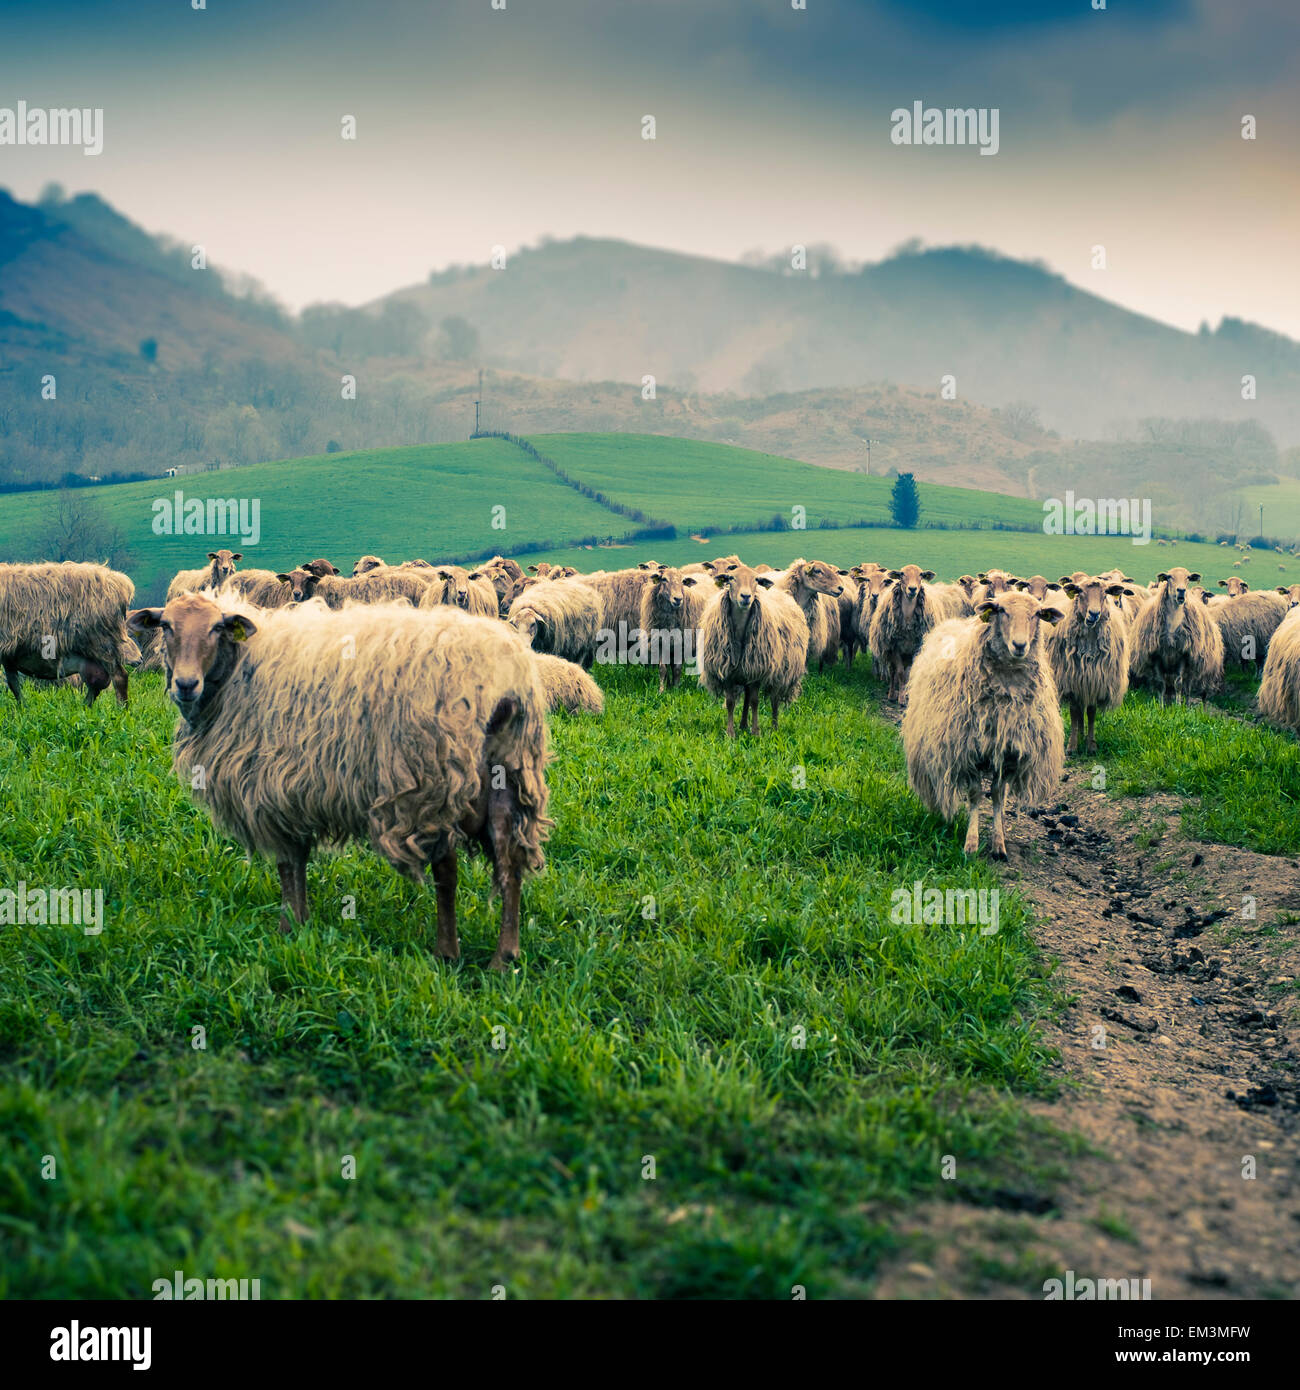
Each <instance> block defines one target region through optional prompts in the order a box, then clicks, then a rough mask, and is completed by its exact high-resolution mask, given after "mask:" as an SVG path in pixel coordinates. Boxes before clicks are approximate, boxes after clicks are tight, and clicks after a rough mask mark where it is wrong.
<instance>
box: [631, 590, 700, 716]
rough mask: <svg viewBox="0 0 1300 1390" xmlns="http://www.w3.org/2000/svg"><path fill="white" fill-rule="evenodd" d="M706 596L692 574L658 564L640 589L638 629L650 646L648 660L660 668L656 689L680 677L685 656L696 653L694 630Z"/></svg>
mask: <svg viewBox="0 0 1300 1390" xmlns="http://www.w3.org/2000/svg"><path fill="white" fill-rule="evenodd" d="M707 597H708V595H707V593H706V591H705V589H704V586H703V583H702V582H701V580H700V579H699V578H698V577H697V576H696V575H693V574H687V575H683V574H682V573H681V571H680V570H676V569H672V568H671V567H660V568H659V569H657V570H655V571H654V572H653V573H651V575H650V577H649V578H648V579H647V581H646V584H645V588H644V589H642V591H641V612H640V614H639V615H638V619H637V621H638V623H639V624H640V629H641V631H642V632H644V633H645V635H646V637H645V640H646V642H647V643H648V645H649V653H650V661H651V663H652V664H655V665H657V666H658V667H659V690H660V692H661V693H662V692H663V691H664V690H668V689H671V688H672V687H673V686H675V685H676V684H677V683H678V682H679V681H680V680H681V678H682V671H683V669H684V667H685V666H686V665H687V664H688V658H690V657H692V656H693V655H694V654H695V641H696V633H697V632H698V631H699V626H700V619H701V618H702V617H703V614H704V604H705V601H706V599H707Z"/></svg>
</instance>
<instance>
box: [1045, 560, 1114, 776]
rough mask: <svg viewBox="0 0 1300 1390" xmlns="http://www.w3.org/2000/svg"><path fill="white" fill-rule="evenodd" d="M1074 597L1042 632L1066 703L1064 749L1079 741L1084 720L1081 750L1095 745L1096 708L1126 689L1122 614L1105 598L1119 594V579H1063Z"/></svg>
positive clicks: (1074, 746) (1108, 705)
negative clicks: (1056, 620) (1084, 745)
mask: <svg viewBox="0 0 1300 1390" xmlns="http://www.w3.org/2000/svg"><path fill="white" fill-rule="evenodd" d="M1065 592H1066V594H1067V595H1068V596H1069V597H1070V598H1071V599H1073V600H1074V602H1073V603H1072V604H1071V605H1070V609H1069V612H1068V613H1067V615H1066V619H1065V621H1064V622H1063V623H1059V624H1057V626H1055V627H1054V628H1053V629H1052V630H1051V632H1049V633H1048V634H1047V657H1048V660H1049V661H1050V662H1051V665H1052V675H1053V677H1054V678H1055V680H1056V689H1057V693H1058V694H1059V695H1060V697H1061V699H1062V700H1064V701H1065V702H1066V704H1068V705H1069V707H1070V742H1069V745H1068V746H1067V748H1066V750H1065V751H1066V752H1067V753H1073V752H1075V751H1076V750H1077V748H1078V747H1079V730H1080V729H1081V728H1082V726H1083V721H1084V717H1085V715H1086V716H1087V720H1088V736H1087V751H1088V752H1089V753H1095V752H1096V751H1097V738H1096V734H1095V732H1094V728H1095V724H1096V720H1097V711H1098V710H1099V709H1118V708H1119V707H1120V705H1122V704H1123V703H1124V696H1125V695H1127V694H1128V619H1127V618H1126V617H1125V616H1124V613H1123V611H1122V610H1121V609H1119V608H1117V607H1115V605H1114V604H1112V603H1110V602H1108V601H1107V600H1108V598H1118V597H1122V595H1123V592H1124V590H1123V587H1122V586H1121V585H1119V584H1114V583H1111V584H1108V583H1107V582H1106V581H1105V580H1104V579H1100V578H1097V579H1085V580H1084V581H1083V583H1082V584H1073V583H1071V584H1067V585H1066V586H1065Z"/></svg>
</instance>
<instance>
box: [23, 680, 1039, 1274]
mask: <svg viewBox="0 0 1300 1390" xmlns="http://www.w3.org/2000/svg"><path fill="white" fill-rule="evenodd" d="M602 680H603V681H604V682H605V683H606V685H607V687H608V691H609V709H608V712H607V714H606V716H605V718H604V719H603V720H600V721H596V720H582V719H575V720H569V719H566V718H564V717H557V718H556V719H555V720H554V722H553V744H554V752H555V760H554V764H553V768H552V773H551V781H552V787H553V802H552V805H553V811H554V815H555V819H556V822H557V828H556V831H555V834H554V836H553V838H552V840H551V842H550V846H549V866H548V869H547V872H546V873H545V874H544V875H543V876H542V877H541V878H539V879H538V880H536V881H534V882H533V883H531V884H530V885H529V886H528V887H527V889H526V894H525V903H524V912H525V918H524V928H523V945H524V951H525V962H524V964H523V967H522V968H521V969H520V970H519V971H518V972H516V973H514V974H512V975H510V976H508V977H506V978H500V977H497V976H495V975H491V974H489V973H488V972H487V971H486V970H485V969H484V965H485V963H486V960H487V957H488V955H489V953H490V950H491V948H492V946H493V945H494V943H495V937H496V907H495V905H490V904H489V901H488V898H487V894H486V872H485V868H484V866H483V865H482V864H481V863H477V862H476V863H475V864H474V866H473V868H472V870H471V871H470V872H468V873H467V874H463V876H462V892H461V899H460V907H461V917H462V920H461V930H462V939H463V941H464V943H465V947H466V954H467V959H466V960H465V962H464V963H463V964H461V965H460V966H458V967H456V968H447V967H443V966H440V965H437V964H435V963H434V961H433V960H432V959H431V957H430V955H429V947H430V944H431V940H432V932H431V926H430V922H431V913H432V904H431V895H430V894H428V893H422V892H420V891H418V890H416V889H414V888H413V887H412V886H411V885H409V884H407V883H405V882H404V881H402V880H400V879H398V878H397V876H396V875H394V874H393V873H392V872H391V871H390V870H389V869H388V868H387V867H386V866H384V865H382V864H380V863H379V862H378V861H377V860H376V859H374V858H373V857H372V856H370V855H369V853H368V852H363V851H360V850H352V851H349V852H347V853H345V854H342V855H337V856H327V857H323V858H320V859H317V860H314V861H313V864H312V868H311V871H310V888H311V893H312V900H313V905H314V909H315V914H316V915H315V917H314V919H313V923H312V924H311V925H309V926H308V927H307V928H306V929H303V930H301V931H300V932H299V933H298V934H297V935H295V936H294V937H293V938H291V939H289V938H284V937H281V936H280V935H279V934H278V933H277V931H276V930H275V924H276V913H277V898H278V888H277V884H276V881H275V875H274V871H273V869H272V868H271V867H270V866H269V865H267V864H265V863H262V862H257V863H254V864H252V865H249V864H248V863H247V862H246V861H245V858H244V856H243V854H242V853H241V852H240V851H239V850H238V849H237V848H236V847H234V846H232V845H231V844H229V843H227V842H225V841H224V840H222V839H221V838H220V837H219V836H218V835H217V834H216V833H214V831H213V830H212V828H211V827H210V825H209V823H208V821H207V820H206V818H205V816H204V815H203V814H202V813H201V812H199V811H198V810H196V809H195V808H194V807H193V806H192V805H191V803H190V802H189V800H188V797H187V796H186V795H185V794H184V793H183V792H182V791H181V790H180V789H179V788H178V787H177V786H176V785H175V784H174V783H173V782H172V781H171V779H170V778H169V776H168V773H167V762H168V741H169V737H170V730H171V724H172V719H171V717H170V714H169V713H168V709H167V706H166V705H165V703H164V700H163V698H162V693H161V689H160V680H159V678H156V677H147V678H143V679H139V680H137V681H134V682H133V683H132V685H133V698H132V704H131V708H130V710H129V711H128V712H126V713H125V714H123V713H122V712H120V711H119V710H118V709H117V708H116V707H114V706H113V705H112V704H111V703H110V702H109V700H108V699H104V700H101V701H100V702H99V704H98V705H97V706H96V707H95V708H93V709H92V710H89V711H87V710H85V709H84V708H83V707H82V706H81V704H80V703H79V702H78V700H77V699H76V698H75V697H74V695H73V693H72V692H70V691H66V690H55V691H49V690H45V691H32V690H31V688H30V687H29V693H30V700H29V703H28V705H27V706H26V707H25V708H24V710H23V711H21V712H18V711H16V710H15V709H13V708H7V709H5V710H4V712H3V718H2V719H0V763H3V765H4V766H5V768H6V769H7V770H8V772H7V776H6V779H5V781H4V784H3V788H2V789H0V827H3V828H2V829H0V884H5V885H13V884H15V883H16V882H17V881H18V880H20V879H21V880H23V881H25V882H26V883H27V884H29V885H47V886H52V887H53V886H58V887H63V886H68V885H76V886H83V887H102V888H103V890H104V893H105V897H106V900H107V901H106V916H107V926H106V929H105V931H104V932H103V934H102V935H100V936H98V937H86V936H84V935H83V934H81V933H79V932H78V931H77V930H76V929H75V928H64V927H37V926H23V927H18V926H9V927H5V928H4V929H3V931H2V932H0V1125H2V1126H3V1131H4V1133H5V1135H6V1139H7V1143H6V1146H5V1148H4V1151H3V1159H2V1160H0V1194H2V1200H0V1211H2V1212H3V1215H0V1294H3V1295H7V1296H10V1297H13V1296H24V1295H26V1296H41V1295H51V1294H63V1295H68V1296H77V1297H90V1296H124V1295H125V1296H135V1297H138V1296H141V1295H147V1293H148V1291H149V1288H150V1285H151V1283H152V1281H153V1280H155V1279H158V1278H164V1277H170V1275H171V1272H172V1271H173V1270H174V1269H177V1268H180V1269H182V1270H184V1271H186V1272H187V1274H193V1275H199V1276H202V1277H236V1276H240V1277H247V1278H260V1279H261V1281H262V1291H263V1297H278V1296H288V1295H300V1296H326V1295H337V1296H372V1295H377V1296H383V1295H393V1296H428V1295H461V1296H468V1297H487V1296H489V1289H490V1288H491V1286H492V1285H494V1284H498V1283H499V1284H503V1285H505V1287H506V1289H507V1290H508V1294H509V1296H511V1297H523V1296H550V1297H561V1296H573V1295H584V1296H591V1297H623V1296H632V1295H639V1296H659V1297H694V1296H709V1295H715V1296H772V1297H778V1298H786V1297H789V1296H790V1287H791V1285H793V1284H796V1283H801V1284H804V1285H805V1286H806V1287H807V1289H808V1291H809V1294H810V1295H813V1296H821V1295H854V1294H860V1293H862V1292H863V1291H865V1290H866V1289H867V1288H868V1286H869V1282H870V1279H871V1276H872V1272H873V1270H874V1269H875V1267H876V1265H877V1262H878V1261H879V1260H880V1259H881V1258H882V1256H884V1255H886V1254H887V1253H889V1252H890V1251H891V1250H893V1249H894V1248H895V1247H896V1246H897V1244H898V1237H897V1235H896V1234H895V1233H894V1231H893V1229H892V1227H891V1225H890V1224H889V1223H888V1222H886V1221H885V1220H884V1219H883V1218H882V1217H881V1216H880V1214H879V1210H878V1208H872V1211H873V1212H874V1214H870V1215H869V1214H868V1211H867V1208H866V1206H865V1205H864V1204H866V1203H877V1204H879V1203H883V1204H885V1205H886V1206H890V1205H893V1204H900V1203H906V1202H907V1201H909V1200H912V1199H915V1198H917V1197H920V1196H924V1195H929V1196H935V1195H942V1194H943V1193H945V1192H946V1193H955V1192H957V1191H961V1192H965V1193H967V1194H975V1195H978V1194H980V1193H982V1192H985V1191H988V1190H991V1189H994V1188H997V1187H999V1186H1005V1185H1007V1184H1008V1183H1015V1184H1017V1185H1019V1186H1022V1187H1023V1186H1025V1185H1027V1184H1028V1185H1033V1184H1035V1183H1043V1182H1046V1181H1047V1180H1048V1178H1047V1174H1048V1172H1049V1170H1050V1167H1051V1162H1052V1157H1051V1153H1050V1152H1049V1150H1048V1146H1047V1142H1046V1140H1045V1139H1044V1137H1043V1135H1042V1133H1041V1132H1040V1131H1039V1130H1037V1129H1036V1128H1035V1127H1033V1126H1028V1125H1026V1122H1025V1117H1024V1114H1023V1112H1022V1110H1021V1108H1020V1106H1019V1105H1018V1103H1017V1101H1016V1100H1015V1098H1014V1095H1015V1093H1017V1092H1020V1093H1024V1092H1032V1091H1038V1090H1041V1089H1042V1088H1043V1087H1044V1084H1045V1082H1044V1071H1043V1063H1044V1057H1043V1054H1042V1051H1041V1045H1040V1044H1039V1042H1038V1041H1037V1038H1036V1034H1035V1030H1034V1028H1033V1026H1032V1019H1033V1018H1034V1017H1035V1016H1036V1014H1038V1013H1039V1012H1040V1010H1041V1009H1043V1008H1044V1007H1045V1006H1046V1005H1047V1002H1048V999H1047V989H1048V987H1047V984H1046V982H1045V981H1044V979H1043V978H1042V977H1041V974H1040V966H1039V964H1038V962H1037V959H1036V956H1035V953H1034V951H1033V949H1032V946H1031V944H1030V941H1029V939H1028V937H1027V934H1026V916H1025V911H1024V909H1023V907H1022V906H1021V904H1020V903H1019V902H1018V900H1016V899H1015V897H1014V896H1012V895H1010V894H1004V898H1003V902H1002V909H1001V917H1002V921H1001V930H1000V932H999V933H998V934H997V935H996V936H992V937H980V936H979V935H977V934H970V933H968V932H966V931H963V930H961V929H954V928H944V927H933V926H931V927H924V926H917V927H910V926H906V925H895V924H893V923H891V922H890V920H889V906H890V893H891V891H892V889H894V888H895V887H898V886H904V885H910V884H911V883H912V881H913V880H914V879H922V880H924V881H925V882H926V883H927V884H929V885H932V886H943V885H953V886H967V885H971V886H977V887H979V886H983V887H992V886H995V885H996V884H997V879H996V877H995V876H994V873H993V871H992V870H991V869H990V868H989V867H988V866H987V865H985V864H984V863H982V862H980V863H975V864H971V865H967V864H966V863H965V862H964V861H963V858H962V855H961V853H960V849H959V841H958V838H957V837H958V833H959V832H958V831H957V830H954V829H949V828H945V827H943V826H942V825H941V824H939V823H938V822H936V821H935V820H933V819H932V818H931V817H929V816H928V815H926V814H924V813H923V812H922V811H921V809H920V808H919V806H918V805H917V804H916V802H915V801H914V800H913V799H912V798H911V797H910V796H909V795H908V794H907V792H906V790H905V785H904V782H903V777H902V769H901V757H900V751H899V748H898V743H897V737H896V735H895V733H894V731H893V730H892V729H891V728H889V727H888V726H887V725H886V724H884V723H883V722H882V721H880V720H879V719H877V718H874V717H871V716H869V715H866V714H864V712H863V705H864V701H866V702H868V703H869V702H870V700H871V699H872V698H874V697H873V696H871V695H870V694H869V689H868V687H869V682H868V681H867V679H866V677H865V673H864V672H863V670H862V668H861V666H859V669H858V670H857V671H856V672H855V673H854V675H853V676H852V678H851V679H846V677H845V675H844V673H843V672H836V673H828V674H827V675H826V676H825V677H821V676H814V677H811V678H810V679H809V681H808V687H807V691H806V693H805V696H804V698H803V699H802V700H801V701H800V703H799V704H798V705H797V706H796V707H795V708H794V710H793V711H791V713H790V715H789V717H788V719H787V721H786V722H785V723H784V724H783V727H782V730H781V732H780V733H779V734H778V735H777V736H775V737H772V736H770V735H768V736H765V737H764V738H763V739H761V740H760V741H759V742H758V743H757V744H753V743H750V742H748V741H742V742H739V743H738V744H736V745H734V746H729V745H727V744H726V742H725V740H724V739H723V738H722V736H721V731H722V710H721V707H720V705H718V704H716V703H714V702H713V701H711V700H710V699H708V698H707V697H706V696H705V695H704V694H703V693H702V692H700V691H698V690H696V689H693V688H691V689H686V690H684V691H679V692H676V693H675V694H673V695H672V696H669V697H660V696H658V695H657V693H655V692H654V690H653V686H652V684H651V683H650V682H649V681H648V680H647V678H646V677H645V676H644V675H643V674H642V673H640V672H636V671H627V670H621V671H613V672H610V671H605V672H603V673H602ZM796 768H801V769H803V773H802V776H800V775H799V774H797V773H796V772H795V769H796ZM801 782H806V785H804V786H800V785H799V783H801ZM348 895H352V896H354V897H355V899H356V904H357V920H356V921H348V920H344V919H343V917H342V904H343V902H344V899H345V897H346V896H348ZM650 898H653V900H654V911H653V915H648V906H649V905H648V899H650ZM195 1027H202V1028H203V1029H205V1030H206V1037H207V1047H206V1050H203V1051H196V1050H195V1049H194V1048H193V1047H192V1045H191V1038H192V1029H194V1028H195ZM497 1027H501V1028H503V1029H504V1030H505V1031H504V1033H503V1034H500V1035H498V1036H500V1037H501V1038H503V1039H504V1041H505V1043H506V1046H505V1047H504V1048H503V1049H500V1050H498V1049H494V1047H493V1046H492V1041H493V1032H492V1030H493V1029H494V1028H497ZM796 1029H802V1030H804V1034H803V1035H802V1036H803V1037H804V1039H805V1041H806V1046H804V1047H802V1048H801V1047H797V1046H795V1039H796V1037H798V1036H801V1035H799V1034H797V1033H796V1031H795V1030H796ZM47 1154H48V1155H53V1156H54V1158H55V1160H56V1163H57V1173H58V1175H57V1178H55V1179H54V1180H50V1181H46V1180H43V1179H42V1175H41V1163H42V1156H43V1155H47ZM349 1154H350V1155H353V1156H355V1160H356V1165H357V1176H356V1178H355V1179H352V1180H348V1179H345V1178H343V1177H342V1176H341V1164H342V1162H343V1159H344V1156H345V1155H349ZM945 1154H952V1155H954V1156H956V1158H957V1161H958V1181H957V1182H956V1183H951V1182H949V1183H945V1182H943V1181H941V1179H940V1162H941V1159H942V1156H943V1155H945ZM647 1156H650V1157H653V1159H654V1161H655V1168H656V1172H655V1176H654V1178H653V1179H652V1180H647V1179H646V1178H643V1176H642V1174H643V1170H644V1165H645V1160H646V1158H647ZM304 1231H306V1232H307V1233H308V1234H306V1235H304V1234H303V1232H304Z"/></svg>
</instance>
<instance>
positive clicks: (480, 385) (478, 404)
mask: <svg viewBox="0 0 1300 1390" xmlns="http://www.w3.org/2000/svg"><path fill="white" fill-rule="evenodd" d="M482 404H483V368H482V367H480V368H479V369H478V400H476V401H475V402H474V436H475V438H477V437H478V432H479V423H480V419H481V415H480V408H481V406H482Z"/></svg>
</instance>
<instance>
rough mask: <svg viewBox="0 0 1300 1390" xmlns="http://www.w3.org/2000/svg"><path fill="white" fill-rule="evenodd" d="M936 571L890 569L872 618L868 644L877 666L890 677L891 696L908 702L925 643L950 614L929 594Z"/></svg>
mask: <svg viewBox="0 0 1300 1390" xmlns="http://www.w3.org/2000/svg"><path fill="white" fill-rule="evenodd" d="M933 578H934V571H933V570H923V569H921V568H920V567H919V566H917V565H904V566H903V568H902V569H901V570H890V571H889V575H888V579H889V583H888V586H887V587H886V589H885V591H884V593H883V594H882V595H881V597H880V601H879V603H877V605H876V612H875V616H874V617H873V618H872V619H871V631H870V632H869V634H868V638H867V640H868V643H869V645H870V647H871V655H872V657H873V658H874V659H875V662H876V668H877V670H879V671H880V672H881V673H882V675H887V676H888V678H889V698H890V699H891V700H898V701H901V702H903V703H906V702H907V677H908V672H909V671H910V670H911V666H912V661H913V660H914V658H915V657H916V654H917V652H919V651H920V650H921V643H922V642H924V641H925V638H926V634H927V633H928V632H929V631H930V629H931V628H932V627H934V625H935V624H936V623H938V622H940V621H942V620H944V619H946V618H948V617H949V616H951V615H950V614H948V613H946V612H941V611H938V609H937V605H936V604H935V603H934V602H933V601H932V600H931V599H930V598H929V596H928V595H927V593H926V582H927V581H928V580H931V579H933Z"/></svg>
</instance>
